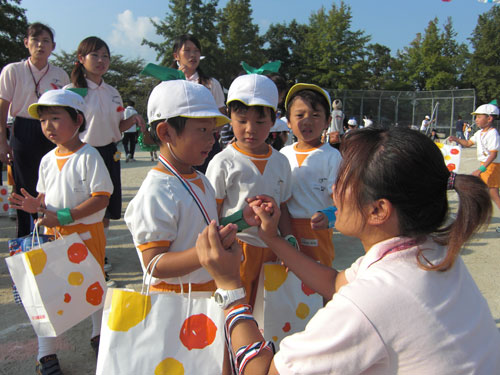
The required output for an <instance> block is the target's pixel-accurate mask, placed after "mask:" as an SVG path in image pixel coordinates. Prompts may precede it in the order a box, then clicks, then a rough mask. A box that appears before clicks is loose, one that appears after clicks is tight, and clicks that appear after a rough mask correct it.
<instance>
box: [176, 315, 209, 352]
mask: <svg viewBox="0 0 500 375" xmlns="http://www.w3.org/2000/svg"><path fill="white" fill-rule="evenodd" d="M216 334H217V326H216V325H215V323H214V322H213V321H212V319H210V318H209V317H208V316H206V315H205V314H196V315H191V316H190V317H189V318H187V319H186V320H184V323H183V324H182V327H181V332H180V334H179V338H180V340H181V342H182V344H183V345H184V346H185V347H186V348H187V349H188V350H191V349H203V348H205V347H207V346H208V345H210V344H212V343H213V342H214V340H215V336H216Z"/></svg>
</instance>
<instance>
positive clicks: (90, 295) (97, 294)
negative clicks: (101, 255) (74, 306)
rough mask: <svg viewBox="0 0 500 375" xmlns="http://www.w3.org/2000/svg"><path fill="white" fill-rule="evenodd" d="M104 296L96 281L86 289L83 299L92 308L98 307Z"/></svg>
mask: <svg viewBox="0 0 500 375" xmlns="http://www.w3.org/2000/svg"><path fill="white" fill-rule="evenodd" d="M103 295H104V290H103V289H102V286H101V284H99V282H98V281H96V282H95V283H93V284H91V285H90V286H89V287H88V288H87V293H85V299H86V300H87V302H88V303H90V304H91V305H94V306H99V305H100V304H101V302H102V296H103Z"/></svg>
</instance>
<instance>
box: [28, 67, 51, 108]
mask: <svg viewBox="0 0 500 375" xmlns="http://www.w3.org/2000/svg"><path fill="white" fill-rule="evenodd" d="M28 68H29V70H30V73H31V78H33V83H34V84H35V95H36V97H37V98H40V96H42V94H40V91H39V90H38V89H39V88H40V82H42V79H43V77H45V76H46V75H47V73H48V72H49V69H50V65H49V63H47V70H46V71H45V73H43V74H42V76H41V77H40V79H39V80H38V82H37V80H36V79H35V75H34V74H33V70H32V69H31V63H30V60H29V59H28Z"/></svg>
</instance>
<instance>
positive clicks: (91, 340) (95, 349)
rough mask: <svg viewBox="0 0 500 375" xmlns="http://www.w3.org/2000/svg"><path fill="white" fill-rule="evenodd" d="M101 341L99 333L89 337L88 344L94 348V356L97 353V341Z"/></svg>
mask: <svg viewBox="0 0 500 375" xmlns="http://www.w3.org/2000/svg"><path fill="white" fill-rule="evenodd" d="M100 341H101V335H97V336H95V337H92V338H91V339H90V346H91V347H92V349H94V352H95V357H96V358H97V354H98V353H99V342H100Z"/></svg>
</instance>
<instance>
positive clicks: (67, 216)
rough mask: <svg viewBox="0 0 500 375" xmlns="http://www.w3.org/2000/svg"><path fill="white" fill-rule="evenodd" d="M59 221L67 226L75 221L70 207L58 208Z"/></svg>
mask: <svg viewBox="0 0 500 375" xmlns="http://www.w3.org/2000/svg"><path fill="white" fill-rule="evenodd" d="M57 221H59V224H60V225H61V226H65V225H68V224H71V223H72V222H74V220H73V218H72V217H71V210H70V209H69V208H62V209H60V210H57Z"/></svg>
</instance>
